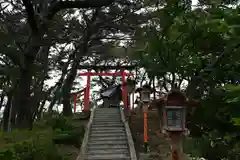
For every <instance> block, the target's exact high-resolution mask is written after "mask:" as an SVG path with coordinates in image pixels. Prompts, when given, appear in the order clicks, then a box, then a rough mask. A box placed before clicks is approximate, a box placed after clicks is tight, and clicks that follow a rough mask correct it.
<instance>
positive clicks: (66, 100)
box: [62, 58, 80, 116]
mask: <svg viewBox="0 0 240 160" xmlns="http://www.w3.org/2000/svg"><path fill="white" fill-rule="evenodd" d="M79 62H80V58H79V59H78V60H76V61H74V62H73V65H72V68H71V70H70V73H69V74H68V76H67V78H66V80H65V82H64V85H63V88H62V96H63V100H62V103H63V115H64V116H71V115H72V105H71V94H70V93H71V89H72V86H73V82H74V79H75V77H76V75H77V68H78V64H79Z"/></svg>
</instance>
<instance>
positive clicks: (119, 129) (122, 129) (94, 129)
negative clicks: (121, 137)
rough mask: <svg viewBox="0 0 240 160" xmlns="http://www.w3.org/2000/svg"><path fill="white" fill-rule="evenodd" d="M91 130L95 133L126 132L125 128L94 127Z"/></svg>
mask: <svg viewBox="0 0 240 160" xmlns="http://www.w3.org/2000/svg"><path fill="white" fill-rule="evenodd" d="M91 130H92V131H93V132H95V131H96V130H97V131H100V130H104V131H115V130H117V131H124V130H125V128H124V127H92V128H91Z"/></svg>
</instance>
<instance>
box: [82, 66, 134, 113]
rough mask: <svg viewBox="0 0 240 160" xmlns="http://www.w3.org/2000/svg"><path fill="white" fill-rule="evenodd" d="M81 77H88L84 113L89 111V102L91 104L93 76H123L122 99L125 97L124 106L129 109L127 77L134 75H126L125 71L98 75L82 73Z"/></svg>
mask: <svg viewBox="0 0 240 160" xmlns="http://www.w3.org/2000/svg"><path fill="white" fill-rule="evenodd" d="M79 75H80V76H87V86H86V89H85V91H84V109H83V111H84V112H88V111H89V102H90V81H91V76H121V77H122V97H123V104H124V107H125V108H126V109H129V107H128V105H127V90H126V79H125V78H126V76H131V75H133V74H131V73H126V72H124V71H120V72H115V73H111V72H104V73H96V72H85V73H80V74H79Z"/></svg>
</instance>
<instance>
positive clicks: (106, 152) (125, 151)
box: [87, 148, 129, 155]
mask: <svg viewBox="0 0 240 160" xmlns="http://www.w3.org/2000/svg"><path fill="white" fill-rule="evenodd" d="M109 153H117V154H121V153H123V154H128V153H129V151H128V149H127V148H123V149H122V148H119V149H111V148H109V149H107V150H88V151H87V154H88V155H93V154H96V155H100V154H109Z"/></svg>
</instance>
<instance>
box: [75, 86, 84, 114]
mask: <svg viewBox="0 0 240 160" xmlns="http://www.w3.org/2000/svg"><path fill="white" fill-rule="evenodd" d="M85 90H86V89H85V88H84V89H82V90H80V91H78V92H74V93H72V95H73V102H74V108H73V110H74V113H76V110H77V98H78V96H79V97H81V96H82V92H84V94H85ZM79 94H80V95H79Z"/></svg>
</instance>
